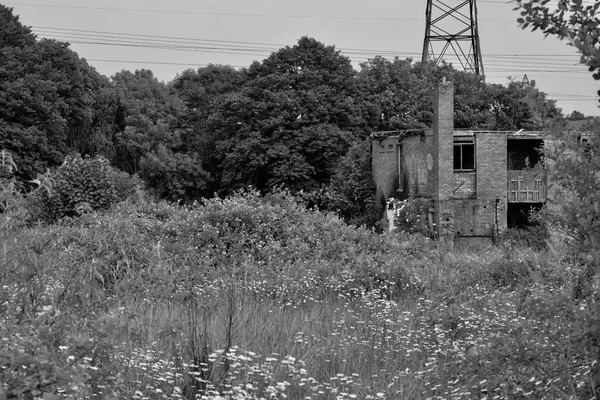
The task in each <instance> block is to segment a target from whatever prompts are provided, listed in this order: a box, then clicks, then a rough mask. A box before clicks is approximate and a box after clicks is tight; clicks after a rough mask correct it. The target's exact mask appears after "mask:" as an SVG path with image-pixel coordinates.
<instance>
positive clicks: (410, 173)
mask: <svg viewBox="0 0 600 400" xmlns="http://www.w3.org/2000/svg"><path fill="white" fill-rule="evenodd" d="M435 144H436V143H435V140H434V137H433V136H432V135H427V134H422V135H417V136H410V137H406V138H404V139H402V141H401V148H402V154H401V155H400V163H401V164H400V171H401V175H400V188H401V191H402V193H401V194H402V197H415V196H419V197H434V196H435V193H436V191H437V174H436V173H435V172H436V171H435V170H434V156H433V154H435V151H436V146H435Z"/></svg>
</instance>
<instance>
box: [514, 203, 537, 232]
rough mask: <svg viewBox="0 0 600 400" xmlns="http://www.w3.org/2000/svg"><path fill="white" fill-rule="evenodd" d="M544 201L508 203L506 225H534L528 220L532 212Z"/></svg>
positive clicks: (521, 226)
mask: <svg viewBox="0 0 600 400" xmlns="http://www.w3.org/2000/svg"><path fill="white" fill-rule="evenodd" d="M543 205H544V203H508V210H507V221H506V222H507V225H508V227H509V228H526V227H529V226H535V225H536V223H535V222H533V221H531V220H530V215H531V213H532V212H535V211H539V210H540V209H541V208H542V206H543Z"/></svg>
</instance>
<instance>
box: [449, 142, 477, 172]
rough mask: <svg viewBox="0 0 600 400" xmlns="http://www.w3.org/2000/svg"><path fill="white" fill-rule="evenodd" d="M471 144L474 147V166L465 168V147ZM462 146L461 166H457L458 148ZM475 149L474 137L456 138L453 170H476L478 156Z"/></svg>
mask: <svg viewBox="0 0 600 400" xmlns="http://www.w3.org/2000/svg"><path fill="white" fill-rule="evenodd" d="M466 146H470V147H472V148H473V168H463V166H464V156H463V154H464V153H463V150H464V147H466ZM457 147H458V148H460V168H456V160H455V155H456V153H455V152H456V148H457ZM475 155H476V151H475V140H474V139H473V138H455V139H454V142H453V143H452V170H453V172H474V171H475V170H476V169H477V157H476V156H475Z"/></svg>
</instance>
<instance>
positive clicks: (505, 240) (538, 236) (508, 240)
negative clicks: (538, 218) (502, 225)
mask: <svg viewBox="0 0 600 400" xmlns="http://www.w3.org/2000/svg"><path fill="white" fill-rule="evenodd" d="M549 238H550V235H549V233H548V229H547V228H546V226H545V225H533V226H528V227H525V228H511V229H507V230H506V231H505V232H503V233H502V234H501V235H500V237H499V240H498V242H499V243H500V244H505V245H509V246H513V247H519V248H530V249H533V250H537V251H541V250H544V249H546V246H547V243H548V240H549Z"/></svg>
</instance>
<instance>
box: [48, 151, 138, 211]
mask: <svg viewBox="0 0 600 400" xmlns="http://www.w3.org/2000/svg"><path fill="white" fill-rule="evenodd" d="M54 180H55V186H54V189H53V194H52V196H48V198H47V199H46V201H45V205H46V210H47V216H48V218H49V219H50V220H51V221H55V220H58V219H61V218H63V217H73V216H76V215H80V214H82V213H85V212H88V211H96V210H106V209H108V208H110V207H111V206H112V205H113V204H115V203H117V202H119V201H122V200H124V199H125V198H126V197H127V196H128V195H130V194H131V193H132V191H133V190H135V188H139V187H140V184H139V179H136V178H131V177H128V178H127V177H125V176H124V175H123V173H121V172H118V171H116V170H115V169H114V168H112V167H111V166H110V165H109V162H108V160H107V159H106V158H104V157H102V156H96V157H94V158H90V157H88V156H86V157H85V158H81V156H80V155H76V156H75V157H71V156H67V157H66V158H65V161H64V162H63V164H62V165H61V166H60V167H59V168H58V169H57V170H56V171H55V173H54Z"/></svg>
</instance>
